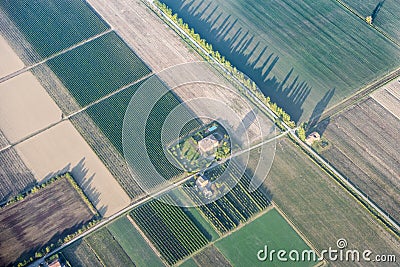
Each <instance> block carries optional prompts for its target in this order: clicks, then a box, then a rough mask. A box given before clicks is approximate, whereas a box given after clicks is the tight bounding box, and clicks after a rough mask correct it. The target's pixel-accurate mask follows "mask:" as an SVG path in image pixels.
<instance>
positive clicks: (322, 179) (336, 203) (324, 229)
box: [264, 138, 400, 267]
mask: <svg viewBox="0 0 400 267" xmlns="http://www.w3.org/2000/svg"><path fill="white" fill-rule="evenodd" d="M264 184H265V187H266V188H267V189H268V190H269V192H270V195H271V196H272V200H273V201H274V202H275V204H276V205H278V206H279V207H280V209H281V210H282V211H283V212H284V213H285V214H286V217H287V218H288V219H289V220H290V221H291V222H292V223H293V224H294V225H295V226H296V228H297V229H298V230H300V231H301V232H302V233H303V234H304V235H305V236H306V237H307V238H308V239H309V241H311V243H312V244H313V246H314V247H315V248H316V249H318V250H319V251H321V250H322V249H328V248H329V247H332V248H336V242H337V240H338V239H339V238H345V239H346V240H347V243H348V247H347V248H348V249H358V250H360V251H363V250H364V249H369V250H371V251H373V253H374V255H376V254H377V253H386V254H396V255H399V253H400V242H399V240H398V239H397V238H396V237H395V236H393V235H391V234H390V233H389V232H387V231H386V230H385V229H384V228H383V227H382V226H381V225H380V224H379V223H378V222H377V221H376V220H375V219H374V218H373V217H372V216H371V214H370V213H368V211H367V210H366V209H365V208H363V207H362V206H361V205H360V204H359V203H358V202H357V201H356V200H355V199H354V198H353V197H351V196H350V195H349V194H348V193H347V192H346V191H345V190H344V189H343V188H341V187H340V186H339V185H338V184H337V183H336V182H335V181H334V180H333V178H331V177H330V176H329V175H328V174H326V173H325V172H324V171H323V170H322V169H321V168H320V167H319V166H318V165H316V164H315V163H314V162H313V161H312V160H310V158H309V157H308V156H307V155H306V154H304V153H303V152H302V151H301V150H300V148H298V147H296V146H295V145H294V144H293V143H292V142H291V141H290V140H289V139H287V138H282V139H281V140H280V141H279V143H278V144H277V152H276V156H275V161H274V164H273V166H272V169H271V172H270V173H269V175H268V177H267V178H266V180H265V182H264ZM330 266H346V267H347V266H365V263H363V262H358V263H353V262H339V261H338V262H331V264H330ZM368 266H380V265H379V263H371V264H369V265H368ZM387 266H397V265H396V264H389V263H388V264H387Z"/></svg>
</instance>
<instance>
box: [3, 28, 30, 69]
mask: <svg viewBox="0 0 400 267" xmlns="http://www.w3.org/2000/svg"><path fill="white" fill-rule="evenodd" d="M0 51H1V59H0V77H4V76H6V75H8V74H10V73H13V72H14V71H17V70H20V69H22V68H23V67H24V63H23V62H22V61H21V59H19V57H18V56H17V54H16V53H15V52H14V51H13V50H12V48H11V47H10V45H9V44H8V43H7V41H6V40H5V39H4V38H3V36H1V35H0Z"/></svg>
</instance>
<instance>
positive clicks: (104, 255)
mask: <svg viewBox="0 0 400 267" xmlns="http://www.w3.org/2000/svg"><path fill="white" fill-rule="evenodd" d="M86 241H87V242H88V244H89V246H90V247H91V248H92V249H93V251H95V253H96V255H97V256H98V257H99V259H100V261H101V262H102V263H103V265H104V266H135V264H134V263H133V262H132V261H131V259H130V258H129V257H128V255H127V254H126V252H125V251H124V250H123V248H122V247H121V245H120V244H119V243H118V241H117V240H115V238H114V237H113V236H112V235H111V233H110V231H108V229H107V228H105V227H104V228H101V229H100V230H99V231H96V233H95V234H93V235H89V236H88V237H87V238H86Z"/></svg>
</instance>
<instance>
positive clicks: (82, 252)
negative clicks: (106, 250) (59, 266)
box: [62, 240, 104, 267]
mask: <svg viewBox="0 0 400 267" xmlns="http://www.w3.org/2000/svg"><path fill="white" fill-rule="evenodd" d="M62 254H63V255H64V256H65V257H66V258H67V260H68V262H69V263H70V264H71V265H72V266H74V267H75V266H76V267H86V266H93V267H102V266H104V265H103V264H102V263H101V262H100V260H99V258H98V257H97V255H96V254H95V253H94V251H93V249H92V248H91V247H90V246H89V244H88V243H87V242H86V240H80V241H78V242H75V243H74V244H72V245H71V246H69V247H67V248H65V249H63V250H62Z"/></svg>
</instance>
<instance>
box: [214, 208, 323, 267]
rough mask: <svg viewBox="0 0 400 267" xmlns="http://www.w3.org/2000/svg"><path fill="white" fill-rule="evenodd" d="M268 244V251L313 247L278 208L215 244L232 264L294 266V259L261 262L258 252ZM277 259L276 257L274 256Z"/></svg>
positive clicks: (303, 264)
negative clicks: (292, 260) (302, 237)
mask: <svg viewBox="0 0 400 267" xmlns="http://www.w3.org/2000/svg"><path fill="white" fill-rule="evenodd" d="M265 245H267V246H268V248H269V250H272V249H275V250H279V249H284V250H286V251H290V250H292V249H296V250H298V251H303V250H310V249H312V248H310V247H309V246H308V245H307V244H306V243H305V242H304V241H303V240H302V239H301V237H300V236H299V235H298V234H297V233H296V231H295V230H294V229H293V228H292V227H291V226H290V225H289V224H288V223H287V222H286V221H285V219H284V218H283V217H282V216H281V215H280V214H279V212H278V211H277V210H276V209H273V210H270V211H268V212H267V213H266V214H264V215H262V216H261V217H259V218H257V219H255V220H254V221H252V222H251V223H250V224H247V225H245V226H243V227H242V228H241V229H239V230H237V231H236V232H234V233H232V234H231V235H229V236H227V237H225V238H223V239H221V240H219V241H218V242H216V243H215V246H216V247H217V248H218V249H219V251H221V253H222V254H223V255H224V256H225V257H226V258H227V259H228V260H229V261H230V262H231V263H232V265H233V266H255V265H258V266H264V265H268V266H293V264H294V263H293V262H291V261H288V262H277V261H275V262H274V261H273V260H271V259H267V260H266V262H261V261H259V260H258V259H257V252H258V251H259V250H262V249H264V246H265ZM275 260H276V259H275ZM315 264H316V262H315V261H299V262H296V263H295V265H296V266H314V265H315Z"/></svg>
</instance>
